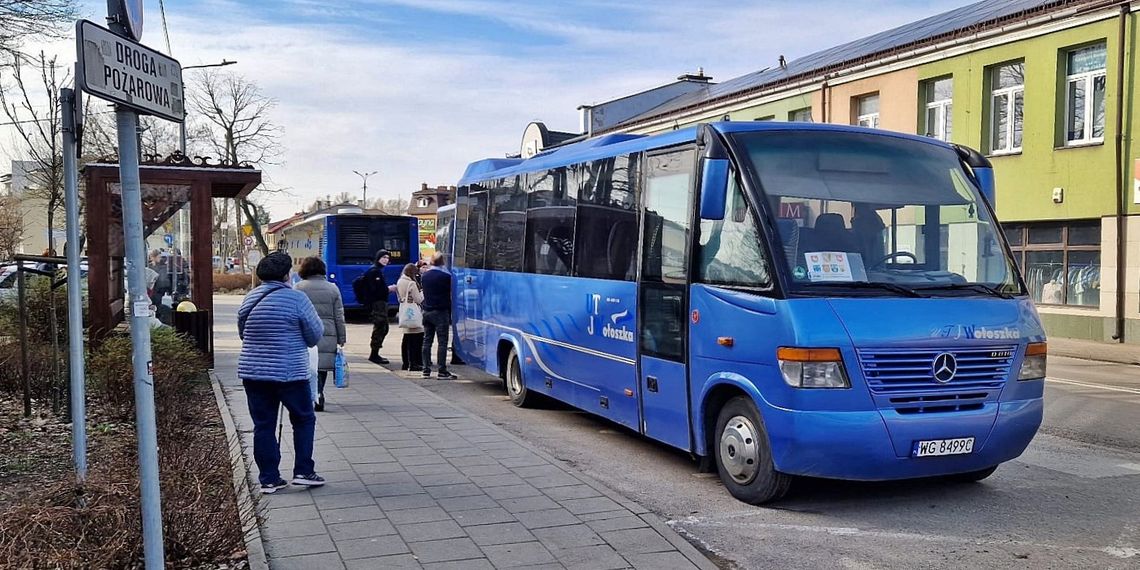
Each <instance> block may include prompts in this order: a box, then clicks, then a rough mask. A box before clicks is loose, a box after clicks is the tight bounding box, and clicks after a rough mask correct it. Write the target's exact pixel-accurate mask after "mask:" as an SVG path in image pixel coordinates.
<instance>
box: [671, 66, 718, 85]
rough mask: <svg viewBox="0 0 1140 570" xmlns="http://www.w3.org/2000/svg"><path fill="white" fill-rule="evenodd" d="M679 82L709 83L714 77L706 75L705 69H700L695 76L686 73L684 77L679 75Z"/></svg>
mask: <svg viewBox="0 0 1140 570" xmlns="http://www.w3.org/2000/svg"><path fill="white" fill-rule="evenodd" d="M677 80H678V81H690V82H692V83H709V82H711V81H712V77H709V76H708V75H705V68H703V67H698V68H697V72H696V73H695V74H693V73H685V74H682V75H678V76H677Z"/></svg>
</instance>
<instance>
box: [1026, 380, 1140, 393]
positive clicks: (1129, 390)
mask: <svg viewBox="0 0 1140 570" xmlns="http://www.w3.org/2000/svg"><path fill="white" fill-rule="evenodd" d="M1046 379H1047V380H1048V381H1049V382H1056V383H1058V384H1070V385H1072V386H1081V387H1083V388H1095V389H1097V390H1108V391H1110V392H1124V393H1125V394H1140V388H1124V387H1122V386H1105V385H1104V384H1092V383H1089V382H1078V381H1076V380H1067V379H1065V378H1054V377H1053V376H1048V377H1047V378H1046Z"/></svg>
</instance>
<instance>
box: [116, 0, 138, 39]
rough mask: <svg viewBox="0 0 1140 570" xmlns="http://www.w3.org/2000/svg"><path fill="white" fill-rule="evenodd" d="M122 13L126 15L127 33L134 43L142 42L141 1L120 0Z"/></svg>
mask: <svg viewBox="0 0 1140 570" xmlns="http://www.w3.org/2000/svg"><path fill="white" fill-rule="evenodd" d="M121 2H122V3H123V13H125V14H126V15H127V21H126V22H125V23H126V25H127V31H128V32H130V33H131V36H132V37H134V39H135V41H140V40H142V30H143V0H121Z"/></svg>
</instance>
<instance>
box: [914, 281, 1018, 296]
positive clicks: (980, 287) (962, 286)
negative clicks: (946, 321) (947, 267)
mask: <svg viewBox="0 0 1140 570" xmlns="http://www.w3.org/2000/svg"><path fill="white" fill-rule="evenodd" d="M915 289H918V290H921V291H930V290H935V289H950V290H953V291H960V290H970V291H977V292H979V293H985V294H987V295H993V296H994V297H1001V298H1002V299H1012V298H1013V295H1010V294H1009V293H1006V292H1005V291H1002V290H1000V289H997V288H996V287H990V286H989V285H986V284H984V283H944V284H942V285H930V286H926V287H916V288H915Z"/></svg>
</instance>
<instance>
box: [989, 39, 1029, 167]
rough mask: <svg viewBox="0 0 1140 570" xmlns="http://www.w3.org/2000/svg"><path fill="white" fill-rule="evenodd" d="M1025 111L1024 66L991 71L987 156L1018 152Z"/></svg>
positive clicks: (1012, 66) (992, 69) (1001, 66)
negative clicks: (988, 149)
mask: <svg viewBox="0 0 1140 570" xmlns="http://www.w3.org/2000/svg"><path fill="white" fill-rule="evenodd" d="M1024 110H1025V62H1021V61H1018V62H1014V63H1007V64H1004V65H997V66H994V67H992V68H990V152H992V153H993V154H1009V153H1015V152H1021V142H1022V133H1023V132H1024V125H1025V117H1024Z"/></svg>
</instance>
